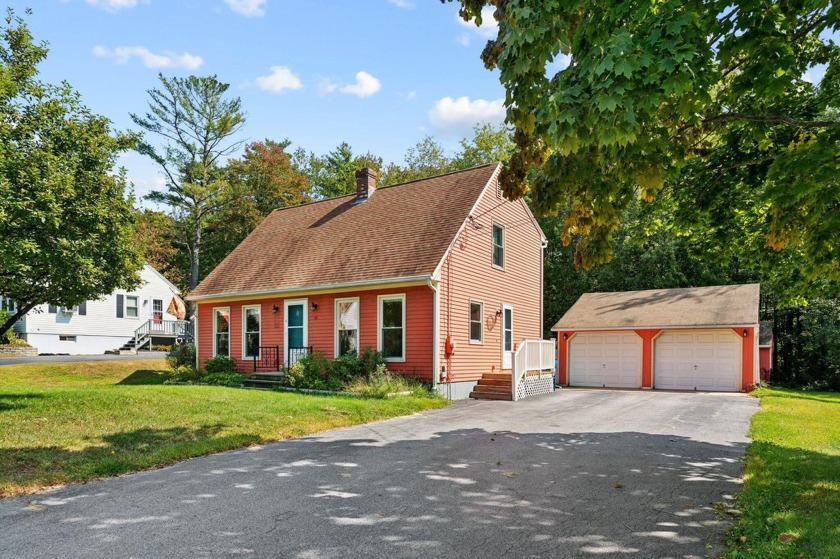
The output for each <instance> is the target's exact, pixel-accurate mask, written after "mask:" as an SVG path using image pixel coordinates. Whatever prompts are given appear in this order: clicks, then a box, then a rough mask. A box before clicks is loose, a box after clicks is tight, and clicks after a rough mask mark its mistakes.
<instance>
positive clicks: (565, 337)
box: [563, 332, 569, 340]
mask: <svg viewBox="0 0 840 559" xmlns="http://www.w3.org/2000/svg"><path fill="white" fill-rule="evenodd" d="M563 339H564V340H568V339H569V335H568V334H566V333H565V332H564V333H563Z"/></svg>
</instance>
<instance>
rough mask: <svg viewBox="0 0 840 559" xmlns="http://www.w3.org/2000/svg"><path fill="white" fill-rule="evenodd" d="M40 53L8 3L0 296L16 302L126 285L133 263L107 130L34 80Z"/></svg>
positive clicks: (122, 186)
mask: <svg viewBox="0 0 840 559" xmlns="http://www.w3.org/2000/svg"><path fill="white" fill-rule="evenodd" d="M46 56H47V48H46V45H44V44H37V43H35V42H34V41H33V38H32V35H31V34H30V31H29V29H28V27H27V26H26V23H25V22H24V21H23V20H22V19H20V18H18V17H17V16H16V15H15V14H14V12H13V11H12V10H9V11H8V12H7V15H6V18H5V20H4V22H3V23H2V24H0V295H3V296H5V297H9V298H11V299H12V300H14V301H16V302H17V305H18V310H17V312H16V313H14V314H13V315H12V316H11V317H9V318H8V319H7V320H6V321H4V323H3V324H0V337H2V336H3V335H4V334H5V333H6V332H7V331H8V330H9V329H10V328H11V327H12V325H13V324H14V323H15V322H16V321H17V320H18V319H19V318H20V317H22V316H23V315H24V314H26V313H27V312H29V311H30V310H32V309H33V308H34V307H35V306H36V305H39V304H43V303H50V304H53V305H60V306H68V307H70V306H75V305H78V304H80V303H82V302H83V301H85V300H89V299H97V298H99V297H101V296H103V295H106V294H108V293H111V292H112V291H114V290H115V289H117V288H118V287H119V288H124V289H131V288H133V287H134V286H136V285H137V284H138V282H139V281H140V277H139V270H140V268H141V267H142V265H143V260H142V256H141V253H140V250H139V248H138V246H137V244H136V242H135V240H134V235H133V233H134V227H133V225H134V209H133V207H132V197H131V196H130V193H129V192H128V191H127V185H126V179H125V173H124V172H123V171H119V172H116V173H115V172H114V171H113V170H114V166H115V163H116V159H117V157H118V155H119V154H120V153H121V152H123V151H126V150H128V149H130V148H131V147H132V146H133V145H134V142H135V140H136V138H135V137H134V136H132V135H130V134H117V133H114V131H113V130H112V129H111V123H110V122H109V121H108V119H106V118H104V117H102V116H99V115H96V114H94V113H92V112H91V111H90V110H89V109H88V108H86V107H85V106H84V105H83V104H82V102H81V99H80V97H79V95H78V93H76V92H75V91H73V89H72V88H71V87H70V85H69V84H67V83H62V84H61V85H58V86H53V85H48V84H44V83H41V82H39V81H38V80H36V79H35V76H36V74H37V65H38V64H39V63H40V62H42V61H43V60H44V58H45V57H46Z"/></svg>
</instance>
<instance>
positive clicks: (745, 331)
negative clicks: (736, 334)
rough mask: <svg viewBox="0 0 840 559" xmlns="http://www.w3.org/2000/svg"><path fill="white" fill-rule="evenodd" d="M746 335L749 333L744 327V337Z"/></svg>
mask: <svg viewBox="0 0 840 559" xmlns="http://www.w3.org/2000/svg"><path fill="white" fill-rule="evenodd" d="M748 335H749V332H747V329H746V328H744V337H745V338H746V337H747V336H748Z"/></svg>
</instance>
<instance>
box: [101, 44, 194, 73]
mask: <svg viewBox="0 0 840 559" xmlns="http://www.w3.org/2000/svg"><path fill="white" fill-rule="evenodd" d="M93 54H94V56H97V57H99V58H113V59H114V61H115V62H116V63H117V64H127V63H128V61H129V60H130V59H131V58H133V57H136V58H139V59H140V60H142V61H143V65H144V66H145V67H146V68H186V69H188V70H195V69H196V68H198V67H199V66H201V65H202V64H204V59H203V58H201V57H200V56H195V55H193V54H190V53H188V52H185V53H182V54H176V53H174V52H170V51H164V52H163V54H157V53H154V52H152V51H150V50H149V49H147V48H146V47H143V46H135V47H117V48H115V49H113V50H111V49H108V48H106V47H103V46H102V45H98V46H95V47H93Z"/></svg>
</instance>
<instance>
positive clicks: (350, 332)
mask: <svg viewBox="0 0 840 559" xmlns="http://www.w3.org/2000/svg"><path fill="white" fill-rule="evenodd" d="M358 352H359V299H358V298H354V299H336V300H335V355H336V357H340V356H342V355H347V354H349V353H358Z"/></svg>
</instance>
